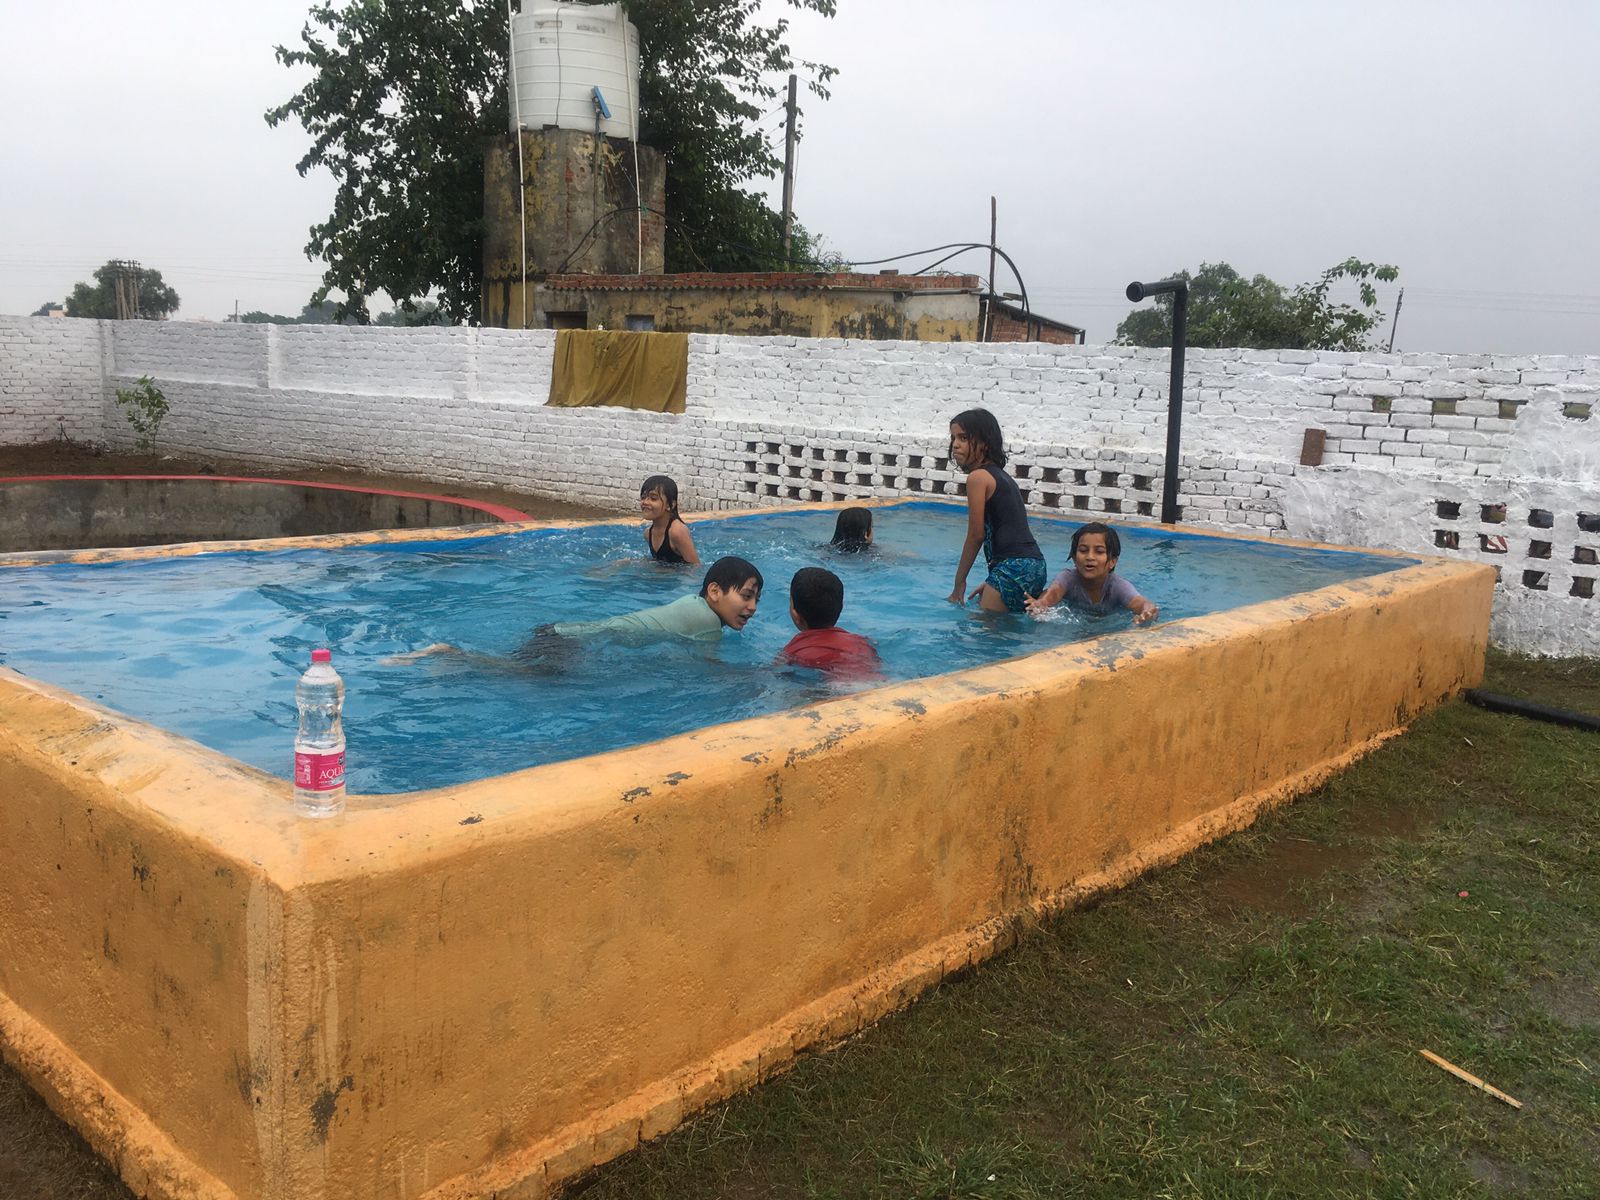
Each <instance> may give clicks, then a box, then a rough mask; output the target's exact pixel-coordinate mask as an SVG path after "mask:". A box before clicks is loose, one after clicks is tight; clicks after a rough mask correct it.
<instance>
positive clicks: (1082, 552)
mask: <svg viewBox="0 0 1600 1200" xmlns="http://www.w3.org/2000/svg"><path fill="white" fill-rule="evenodd" d="M1121 557H1122V539H1121V538H1120V537H1118V536H1117V531H1116V530H1115V529H1113V528H1111V526H1109V525H1105V524H1102V523H1101V522H1099V521H1091V522H1089V524H1087V525H1084V526H1081V527H1080V528H1079V529H1078V530H1077V531H1075V532H1074V533H1073V535H1072V566H1070V567H1068V568H1067V569H1066V570H1064V571H1062V572H1061V573H1060V574H1059V575H1057V576H1056V577H1055V578H1054V579H1052V580H1051V581H1050V586H1049V587H1047V588H1045V589H1044V591H1043V592H1041V593H1040V594H1039V595H1038V596H1029V597H1028V599H1027V603H1028V611H1029V612H1030V613H1032V614H1034V616H1039V615H1040V614H1041V613H1044V612H1047V611H1049V610H1050V609H1051V608H1053V607H1054V606H1055V605H1057V604H1060V603H1061V602H1062V601H1063V600H1065V601H1066V602H1067V605H1068V606H1069V607H1071V608H1075V609H1077V610H1078V611H1079V612H1083V613H1087V614H1088V615H1089V616H1092V617H1104V616H1109V615H1110V614H1111V613H1114V612H1116V611H1117V610H1118V609H1119V608H1126V609H1128V610H1129V611H1131V612H1132V613H1133V622H1134V624H1135V625H1143V624H1144V623H1145V622H1146V621H1154V620H1155V619H1156V618H1157V617H1158V616H1160V615H1161V609H1160V608H1159V607H1158V606H1157V605H1155V604H1153V603H1152V602H1151V601H1149V600H1147V599H1145V598H1144V597H1143V596H1141V595H1140V594H1139V589H1138V588H1136V587H1134V586H1133V584H1131V583H1129V582H1128V581H1127V580H1126V579H1124V578H1123V577H1122V576H1120V575H1118V574H1117V573H1116V571H1117V559H1119V558H1121Z"/></svg>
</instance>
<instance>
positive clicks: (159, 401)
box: [117, 375, 168, 451]
mask: <svg viewBox="0 0 1600 1200" xmlns="http://www.w3.org/2000/svg"><path fill="white" fill-rule="evenodd" d="M117 403H118V404H119V405H121V406H122V415H123V416H125V417H127V418H128V424H129V425H132V426H133V432H134V433H136V434H138V435H139V449H140V450H144V451H148V450H149V449H150V447H151V446H153V445H154V444H155V440H156V432H157V431H158V430H159V429H160V428H161V418H162V417H164V416H166V415H167V407H168V405H167V398H166V397H165V396H164V395H162V394H161V389H160V388H158V387H157V386H156V384H155V380H153V379H151V378H150V376H148V375H141V376H140V377H139V382H138V383H137V384H135V385H134V386H133V387H131V388H118V389H117Z"/></svg>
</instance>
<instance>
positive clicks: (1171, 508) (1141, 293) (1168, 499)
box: [1128, 279, 1189, 525]
mask: <svg viewBox="0 0 1600 1200" xmlns="http://www.w3.org/2000/svg"><path fill="white" fill-rule="evenodd" d="M1168 293H1170V294H1171V296H1172V377H1171V381H1170V382H1169V384H1168V385H1167V457H1166V463H1165V468H1166V469H1165V471H1164V472H1163V475H1162V480H1161V523H1162V524H1163V525H1176V524H1177V523H1178V464H1179V460H1180V455H1181V452H1182V451H1181V447H1182V437H1183V351H1184V347H1185V346H1186V345H1187V344H1188V341H1189V284H1188V281H1187V280H1183V279H1163V280H1161V282H1159V283H1139V282H1138V281H1137V280H1135V281H1134V282H1133V283H1130V284H1129V285H1128V299H1129V300H1131V301H1133V302H1134V303H1135V304H1137V303H1139V301H1141V300H1143V299H1144V298H1145V297H1146V296H1162V295H1166V294H1168Z"/></svg>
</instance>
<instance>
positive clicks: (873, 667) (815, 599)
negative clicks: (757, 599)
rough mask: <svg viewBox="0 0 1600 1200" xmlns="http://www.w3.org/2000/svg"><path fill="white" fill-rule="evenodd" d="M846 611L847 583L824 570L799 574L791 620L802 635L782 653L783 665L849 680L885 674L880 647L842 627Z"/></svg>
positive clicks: (794, 585)
mask: <svg viewBox="0 0 1600 1200" xmlns="http://www.w3.org/2000/svg"><path fill="white" fill-rule="evenodd" d="M843 611H844V581H843V580H841V579H840V578H839V577H838V576H837V575H835V574H834V573H833V572H832V571H827V570H824V569H823V568H822V567H801V568H800V570H798V571H796V572H795V573H794V578H793V579H792V580H790V582H789V619H790V620H791V621H793V622H794V627H795V628H796V629H798V630H799V631H800V632H799V633H797V634H795V635H794V637H792V638H790V639H789V643H788V645H786V646H784V648H783V649H782V650H780V651H779V652H778V662H779V664H780V665H783V666H791V667H809V668H811V669H813V670H817V671H825V672H827V673H828V674H830V675H835V676H839V677H848V678H858V679H859V678H872V677H876V676H879V675H882V673H883V663H882V661H881V660H880V659H879V658H878V651H877V648H876V647H874V646H873V644H872V643H871V642H870V641H868V640H867V639H866V638H864V637H862V636H861V635H860V634H859V633H851V632H850V631H849V630H847V629H840V628H839V625H838V621H839V614H840V613H841V612H843Z"/></svg>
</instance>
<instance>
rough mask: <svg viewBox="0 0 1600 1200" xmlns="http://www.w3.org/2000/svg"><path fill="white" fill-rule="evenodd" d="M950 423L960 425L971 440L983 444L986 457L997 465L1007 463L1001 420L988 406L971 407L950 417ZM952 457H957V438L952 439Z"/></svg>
mask: <svg viewBox="0 0 1600 1200" xmlns="http://www.w3.org/2000/svg"><path fill="white" fill-rule="evenodd" d="M950 424H952V425H959V426H960V427H961V432H962V433H964V434H966V435H967V438H968V439H969V440H970V441H974V442H979V443H981V444H982V445H983V452H984V458H985V459H986V460H987V461H988V462H989V463H991V464H993V465H994V466H997V467H1003V466H1005V465H1006V441H1005V438H1003V437H1001V436H1000V422H999V421H997V420H995V419H994V414H993V413H992V412H990V411H989V410H988V409H987V408H969V409H967V411H966V412H960V413H957V414H956V415H955V416H954V417H952V418H950ZM950 457H951V458H954V457H955V439H954V438H951V439H950Z"/></svg>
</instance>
